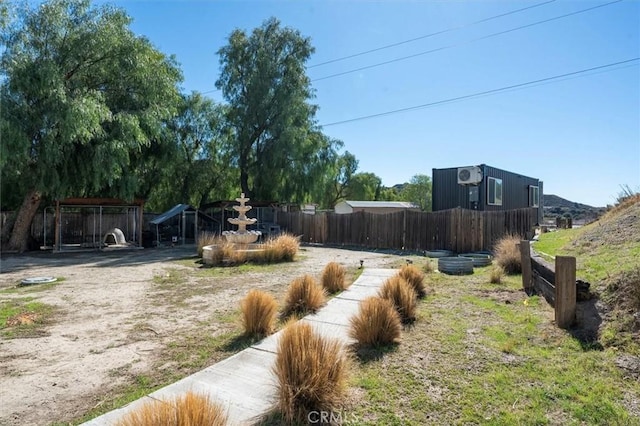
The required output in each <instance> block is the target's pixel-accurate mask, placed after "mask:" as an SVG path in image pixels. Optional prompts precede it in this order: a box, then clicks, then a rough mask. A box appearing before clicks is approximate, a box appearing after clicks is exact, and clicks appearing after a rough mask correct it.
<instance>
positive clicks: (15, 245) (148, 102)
mask: <svg viewBox="0 0 640 426" xmlns="http://www.w3.org/2000/svg"><path fill="white" fill-rule="evenodd" d="M130 22H131V19H130V18H129V17H128V16H127V15H126V14H125V13H124V12H123V11H122V10H119V9H117V8H114V7H112V6H100V7H92V6H91V5H90V3H89V1H88V0H52V1H50V2H46V3H43V4H41V5H39V6H37V7H36V8H35V9H30V8H29V6H28V4H27V5H26V6H24V7H23V8H22V9H20V10H19V14H18V18H17V21H16V23H15V25H13V26H11V28H10V30H9V31H6V32H3V34H2V44H3V45H4V46H5V48H6V49H5V51H4V52H3V54H2V67H1V77H2V86H1V88H0V89H1V94H2V99H1V102H2V105H1V107H2V117H1V119H0V120H1V123H0V126H1V130H2V135H3V136H2V143H1V151H0V153H1V154H2V156H1V159H0V165H1V166H2V177H3V186H4V182H5V177H6V178H7V181H8V182H11V183H13V182H19V187H17V188H13V189H14V190H18V191H20V193H21V194H23V202H22V205H21V207H20V210H19V213H18V215H17V220H16V222H15V225H14V227H13V232H12V235H11V240H10V241H9V248H10V249H15V250H19V251H23V250H25V249H26V243H27V237H28V231H29V226H30V223H31V221H32V218H33V216H34V214H35V213H36V211H37V209H38V207H39V205H40V202H41V200H42V197H43V196H48V197H65V196H68V195H71V194H73V195H76V196H93V195H100V196H119V197H122V198H131V197H132V196H134V194H135V192H136V190H137V184H138V179H137V175H136V171H137V169H139V168H140V167H142V166H143V164H144V162H145V161H146V159H145V158H143V157H142V156H141V153H142V152H143V150H144V148H145V147H147V146H149V145H150V144H151V143H152V141H154V140H157V139H158V138H159V137H160V136H161V133H162V129H163V121H164V120H165V119H167V118H169V117H171V116H172V115H173V114H174V112H175V109H176V105H177V102H178V101H179V95H178V90H177V83H178V82H179V81H180V79H181V73H180V70H179V69H178V67H177V65H176V63H175V60H173V59H172V58H167V57H165V56H164V55H163V54H162V53H160V52H159V51H157V50H156V49H155V48H153V46H152V45H151V44H150V43H149V41H148V40H146V39H144V38H142V37H138V36H136V35H135V34H134V33H133V32H132V31H131V30H130V29H129V28H128V27H129V24H130ZM6 189H7V188H4V187H3V192H4V191H5V190H6Z"/></svg>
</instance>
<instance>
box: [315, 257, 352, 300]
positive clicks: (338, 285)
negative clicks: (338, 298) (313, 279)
mask: <svg viewBox="0 0 640 426" xmlns="http://www.w3.org/2000/svg"><path fill="white" fill-rule="evenodd" d="M345 276H346V270H345V269H344V267H343V266H342V265H340V264H339V263H337V262H329V263H328V264H327V266H325V267H324V270H323V271H322V278H321V282H322V287H324V289H325V290H327V291H328V292H329V293H336V292H338V291H343V290H345V289H346V288H347V282H346V280H345Z"/></svg>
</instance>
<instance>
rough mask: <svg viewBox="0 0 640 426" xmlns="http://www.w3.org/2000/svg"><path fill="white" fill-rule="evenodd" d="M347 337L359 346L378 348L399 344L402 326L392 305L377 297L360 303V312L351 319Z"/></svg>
mask: <svg viewBox="0 0 640 426" xmlns="http://www.w3.org/2000/svg"><path fill="white" fill-rule="evenodd" d="M350 322H351V328H350V329H349V336H351V337H352V338H354V339H356V340H357V341H358V344H359V345H360V346H364V347H367V346H369V347H380V346H386V345H393V344H396V343H399V341H400V332H401V331H402V324H401V320H400V315H398V312H396V310H395V308H394V306H393V304H392V303H391V302H390V301H389V300H386V299H381V298H379V297H375V296H373V297H368V298H366V299H364V300H363V301H362V302H360V310H359V311H358V314H357V315H356V316H353V317H351V321H350Z"/></svg>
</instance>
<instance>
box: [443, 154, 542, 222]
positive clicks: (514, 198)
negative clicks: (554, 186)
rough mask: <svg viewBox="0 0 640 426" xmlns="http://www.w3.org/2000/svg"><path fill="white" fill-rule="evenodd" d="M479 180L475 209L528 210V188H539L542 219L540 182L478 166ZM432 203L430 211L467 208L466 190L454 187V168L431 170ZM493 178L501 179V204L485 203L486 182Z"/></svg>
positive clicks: (455, 181) (539, 216)
mask: <svg viewBox="0 0 640 426" xmlns="http://www.w3.org/2000/svg"><path fill="white" fill-rule="evenodd" d="M479 167H480V168H481V169H482V173H483V180H482V182H481V183H480V184H479V185H478V190H479V202H478V210H485V211H499V210H512V209H520V208H525V207H529V186H538V187H539V189H540V206H539V207H538V219H539V221H541V220H542V198H543V197H542V195H543V192H542V182H541V181H540V180H539V179H536V178H532V177H528V176H523V175H520V174H518V173H513V172H509V171H506V170H502V169H498V168H496V167H491V166H487V165H486V164H481V165H480V166H479ZM432 173H433V174H432V179H433V188H432V202H433V211H438V210H446V209H452V208H455V207H462V208H465V209H468V208H470V203H469V188H468V187H467V186H464V185H458V167H451V168H446V169H433V171H432ZM489 177H494V178H497V179H502V205H500V206H496V205H490V204H488V199H487V195H488V181H489V180H488V179H487V178H489Z"/></svg>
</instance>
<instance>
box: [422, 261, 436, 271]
mask: <svg viewBox="0 0 640 426" xmlns="http://www.w3.org/2000/svg"><path fill="white" fill-rule="evenodd" d="M433 271H434V267H433V263H431V261H428V260H427V261H426V262H425V264H424V265H422V272H424V273H425V274H430V273H432V272H433Z"/></svg>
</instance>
